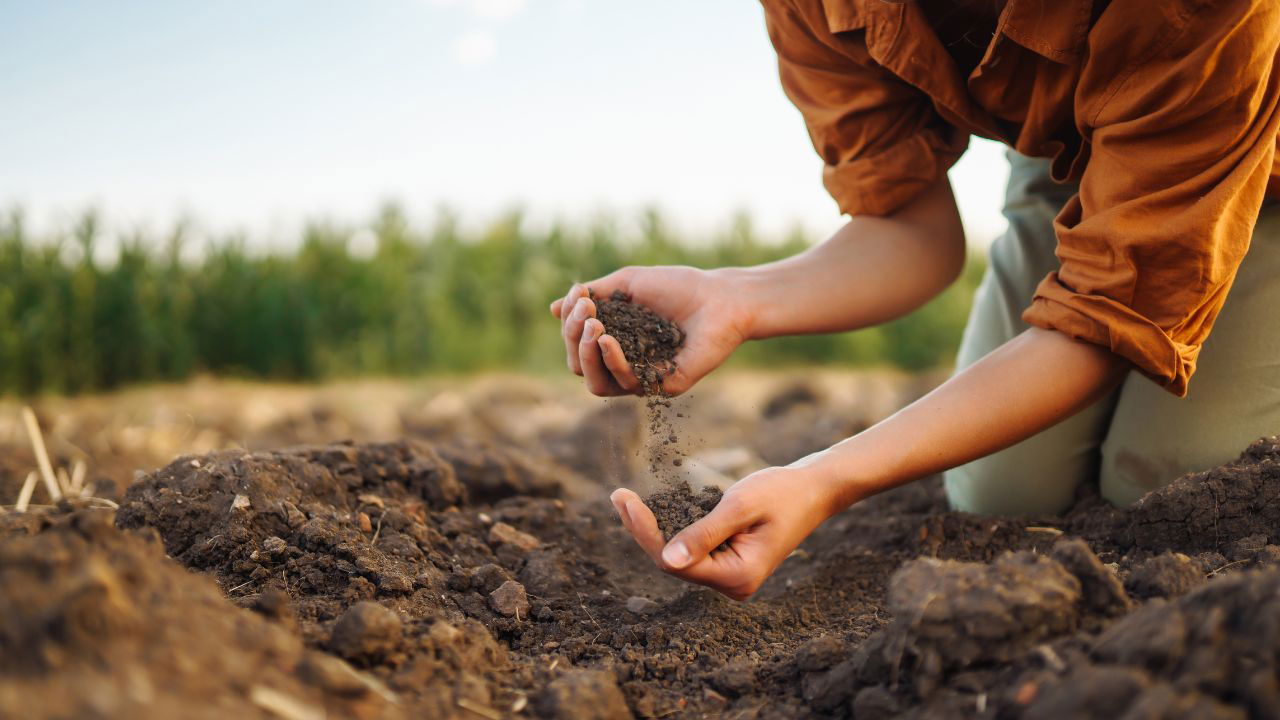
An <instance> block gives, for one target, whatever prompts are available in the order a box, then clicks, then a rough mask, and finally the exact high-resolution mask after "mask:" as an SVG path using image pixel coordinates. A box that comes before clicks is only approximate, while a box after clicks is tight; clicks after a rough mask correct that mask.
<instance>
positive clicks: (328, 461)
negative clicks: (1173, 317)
mask: <svg viewBox="0 0 1280 720" xmlns="http://www.w3.org/2000/svg"><path fill="white" fill-rule="evenodd" d="M1276 458H1277V450H1276V442H1275V440H1268V441H1263V442H1260V443H1258V444H1255V445H1254V446H1252V447H1251V448H1250V449H1249V450H1247V451H1246V452H1245V453H1244V454H1243V455H1242V456H1241V458H1240V459H1239V460H1238V461H1236V462H1234V463H1232V464H1230V465H1227V466H1224V467H1223V468H1219V469H1215V470H1213V471H1210V472H1207V473H1199V474H1196V475H1192V476H1188V477H1187V478H1184V479H1182V480H1181V481H1179V482H1178V483H1175V484H1174V485H1171V486H1169V487H1168V488H1166V489H1164V490H1161V491H1159V492H1158V493H1155V494H1153V495H1152V496H1149V497H1148V498H1147V499H1146V500H1144V501H1143V502H1142V503H1140V504H1139V505H1138V506H1135V507H1134V508H1131V509H1128V510H1123V511H1122V510H1107V509H1105V508H1103V507H1102V506H1100V505H1098V504H1096V501H1095V500H1092V499H1088V498H1085V499H1083V500H1082V501H1081V504H1080V505H1079V506H1078V507H1077V508H1076V509H1074V510H1073V511H1072V512H1071V513H1069V514H1068V515H1066V516H1064V517H1058V518H1004V519H995V518H979V517H974V516H969V515H964V514H961V513H952V512H948V511H946V510H945V504H944V502H943V500H942V496H941V491H940V489H939V487H938V484H937V482H936V481H931V482H926V483H923V484H919V485H916V486H913V487H909V488H903V489H900V490H897V491H894V492H892V493H887V494H885V495H883V496H880V497H877V498H873V499H872V500H869V501H867V502H865V503H862V504H860V505H859V506H857V507H855V508H853V509H852V510H850V511H849V512H847V513H844V514H842V515H839V516H837V517H835V518H832V520H831V521H829V522H828V523H826V524H825V525H824V526H823V527H822V528H819V530H818V531H817V532H816V533H815V534H814V535H813V536H812V537H811V538H810V539H809V540H807V541H806V542H805V544H804V545H802V546H801V548H800V549H799V550H797V551H796V553H794V554H793V556H792V557H790V558H788V559H787V561H786V562H785V563H783V565H782V566H781V567H780V568H779V570H778V572H777V573H776V574H775V575H774V577H773V578H771V579H770V580H769V582H768V583H766V585H765V586H764V587H763V588H762V589H761V591H760V592H759V593H758V594H757V596H756V597H755V598H754V599H753V600H752V601H750V602H747V603H735V602H731V601H728V600H726V599H724V598H721V597H719V596H717V595H715V594H714V593H711V592H709V591H706V590H701V589H697V588H690V587H688V586H684V585H682V584H680V583H678V582H677V581H675V580H673V579H671V578H668V577H665V576H662V575H660V574H658V573H657V572H656V571H655V570H654V569H653V568H652V565H651V563H650V562H649V560H648V559H647V558H646V557H644V556H643V554H642V553H640V552H639V551H638V549H636V548H634V546H633V543H632V542H631V540H630V538H628V537H626V534H625V531H624V530H622V529H621V528H620V526H619V525H618V523H617V522H616V520H615V519H614V518H613V517H612V511H611V509H610V508H609V506H608V504H607V503H606V502H605V501H604V500H603V499H600V498H596V499H593V500H590V501H578V500H575V499H574V497H573V496H572V495H571V494H568V493H566V488H568V487H574V486H575V483H578V482H581V480H580V479H574V476H573V475H572V473H570V472H569V471H567V470H564V469H562V468H558V467H557V466H551V465H542V464H539V463H535V462H532V461H529V460H528V459H527V458H524V457H522V456H520V455H518V454H515V453H511V452H508V451H505V450H502V449H500V448H494V447H487V446H483V445H478V444H467V445H456V444H454V443H452V442H451V443H440V444H430V443H424V442H400V443H390V444H367V445H366V444H361V445H353V444H339V445H331V446H320V447H301V448H294V449H288V450H280V451H274V452H262V453H252V454H250V453H245V452H243V451H237V452H222V453H215V454H212V455H205V456H200V457H183V458H179V459H178V460H176V461H174V462H173V463H172V464H171V465H169V466H168V467H166V468H164V469H163V470H160V471H158V472H156V473H153V474H151V475H148V476H146V477H144V478H142V479H141V480H139V481H138V482H137V483H135V484H134V485H133V486H132V487H130V488H129V490H128V491H127V492H126V494H125V496H124V498H123V501H122V506H121V509H120V510H119V512H118V514H117V517H116V523H117V525H118V527H112V526H111V525H110V524H109V522H110V518H111V513H110V512H108V511H102V510H83V511H71V510H68V509H66V508H63V509H54V510H51V511H47V512H45V513H44V514H41V513H28V514H25V515H21V516H19V515H17V514H15V513H8V514H3V515H0V715H6V716H9V715H16V716H23V717H37V718H38V717H58V716H62V717H65V716H91V717H92V716H98V717H115V716H129V717H167V716H176V715H181V716H193V715H195V716H200V715H201V714H202V713H205V712H206V710H207V714H208V715H210V716H213V715H217V716H236V717H239V716H244V717H267V716H273V717H288V718H309V717H318V716H319V713H321V712H324V713H327V714H328V716H331V717H359V718H375V717H389V718H396V717H401V716H410V717H436V718H448V719H452V718H458V719H459V720H460V719H461V718H474V717H507V716H511V717H538V718H579V717H604V718H614V717H617V718H626V717H632V716H635V717H674V718H695V717H707V716H711V717H718V716H728V717H740V718H796V717H815V718H847V717H857V718H859V719H863V718H867V717H894V716H903V717H915V718H924V717H930V718H932V717H943V718H948V717H956V718H970V717H976V718H1001V719H1004V718H1047V717H1055V718H1057V717H1067V718H1071V717H1099V716H1122V715H1123V716H1125V717H1134V718H1138V717H1167V718H1181V717H1188V718H1189V717H1223V718H1271V717H1277V716H1280V702H1278V701H1277V698H1280V689H1277V677H1280V667H1278V658H1280V652H1277V648H1280V635H1278V634H1277V633H1280V599H1278V598H1280V567H1278V566H1277V561H1280V547H1278V546H1277V545H1276V544H1275V542H1274V541H1275V539H1276V538H1277V537H1278V535H1277V531H1278V530H1280V528H1277V527H1276V525H1275V524H1274V523H1273V522H1272V521H1270V520H1268V519H1267V518H1269V517H1270V515H1269V514H1268V513H1270V512H1271V510H1270V509H1268V508H1266V507H1262V505H1261V504H1262V503H1264V502H1265V501H1266V498H1270V497H1273V496H1274V495H1275V493H1276V492H1277V485H1278V484H1280V477H1278V473H1276V471H1275V468H1276ZM1237 485H1242V486H1245V487H1251V488H1253V493H1254V495H1253V496H1252V497H1246V496H1245V495H1244V494H1237V491H1236V489H1235V488H1236V486H1237ZM669 494H673V495H675V496H678V497H677V500H679V502H677V503H675V504H676V505H677V507H680V505H679V503H680V502H683V503H689V504H692V505H695V506H697V507H699V509H700V510H705V509H706V508H705V507H704V506H703V504H701V503H709V501H710V498H711V494H707V493H694V492H693V491H692V490H691V489H689V488H688V487H687V486H685V487H683V488H677V489H676V490H675V491H674V492H672V493H669ZM1205 498H1209V499H1210V501H1212V500H1214V499H1216V500H1218V501H1220V502H1219V504H1218V505H1217V506H1214V505H1213V504H1212V502H1210V505H1209V506H1208V508H1207V509H1206V508H1205V507H1204V506H1203V505H1202V503H1203V502H1205V500H1204V499H1205ZM662 504H663V503H662V502H659V501H652V505H659V506H660V505H662ZM707 506H710V505H707ZM684 507H685V508H686V510H687V505H686V506H684ZM1172 507H1182V508H1188V509H1192V511H1191V512H1189V513H1188V514H1187V515H1185V516H1184V517H1185V520H1184V522H1185V524H1186V525H1189V526H1190V527H1191V528H1192V529H1191V530H1186V529H1185V528H1183V527H1181V526H1179V525H1178V523H1177V521H1176V519H1175V517H1174V516H1173V513H1172V511H1167V510H1166V509H1167V508H1172ZM1162 508H1164V509H1162ZM1255 510H1256V512H1257V514H1256V516H1255V515H1251V513H1253V512H1254V511H1255ZM689 517H690V515H689V514H688V513H687V512H686V514H685V515H682V516H680V517H679V522H685V521H687V520H688V519H689ZM1212 518H1217V522H1216V523H1215V522H1214V521H1212ZM120 528H124V529H120ZM1139 528H1149V529H1150V528H1159V531H1158V532H1156V531H1155V530H1152V531H1151V532H1150V534H1146V535H1144V534H1143V533H1144V532H1146V530H1140V529H1139ZM155 537H158V538H159V542H157V541H155V540H154V539H149V538H155ZM1162 539H1163V540H1162ZM161 543H163V548H162V547H161ZM1162 543H1164V544H1162ZM165 551H167V553H168V555H169V557H168V558H167V557H166V556H165ZM169 558H172V559H169ZM191 571H195V572H191ZM202 575H203V577H202Z"/></svg>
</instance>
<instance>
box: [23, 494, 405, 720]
mask: <svg viewBox="0 0 1280 720" xmlns="http://www.w3.org/2000/svg"><path fill="white" fill-rule="evenodd" d="M33 517H37V519H38V522H35V523H30V524H23V525H21V526H19V525H17V524H13V525H6V526H5V528H4V532H3V533H0V678H3V680H2V681H0V716H3V717H15V718H16V717H29V718H41V717H96V718H106V717H154V718H163V717H198V718H215V717H237V718H240V717H243V718H264V719H265V718H274V717H295V718H304V717H305V718H310V717H323V716H324V715H325V714H326V712H327V714H328V715H329V716H330V717H386V718H398V717H402V715H401V714H400V712H399V711H398V710H397V708H396V707H395V705H394V703H395V702H396V699H395V696H394V694H392V693H391V692H389V691H387V690H386V689H385V688H383V687H382V686H381V684H379V683H377V682H376V681H375V680H373V679H372V678H371V677H369V676H367V675H366V674H365V673H362V672H360V671H358V670H355V669H353V668H351V667H350V666H349V665H347V664H346V663H345V662H343V661H342V660H339V659H337V658H334V657H331V656H329V655H326V654H325V653H322V652H316V651H311V650H308V649H307V648H306V647H305V645H304V643H303V642H302V640H301V639H300V638H298V637H297V636H296V635H295V634H294V633H293V632H292V631H291V629H290V628H289V627H288V626H287V625H286V624H283V623H279V622H271V621H269V620H268V619H266V618H264V617H261V616H260V615H258V614H255V613H253V612H250V611H247V610H241V609H239V608H236V607H235V606H233V605H232V604H231V603H229V602H227V601H226V599H225V598H224V597H223V594H222V592H221V591H220V590H219V589H218V587H217V586H216V585H215V584H214V583H213V582H212V581H211V580H210V579H208V578H204V577H200V576H199V575H196V574H194V573H191V572H188V571H187V570H185V569H183V568H182V567H181V566H179V565H178V564H177V563H175V562H173V561H172V560H170V559H168V558H166V557H165V554H164V548H163V547H162V546H161V545H160V543H159V542H157V541H156V537H155V533H154V532H151V531H147V532H145V533H142V534H133V533H123V532H120V531H119V530H116V529H115V528H114V527H113V526H112V513H110V512H105V511H102V510H79V511H71V512H67V511H65V510H64V511H56V512H54V513H52V514H47V515H40V516H33ZM28 533H33V534H28Z"/></svg>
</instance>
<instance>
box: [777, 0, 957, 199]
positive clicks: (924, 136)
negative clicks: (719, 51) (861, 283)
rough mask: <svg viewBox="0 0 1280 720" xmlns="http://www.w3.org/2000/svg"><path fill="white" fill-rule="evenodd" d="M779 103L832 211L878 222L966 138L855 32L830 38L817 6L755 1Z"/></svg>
mask: <svg viewBox="0 0 1280 720" xmlns="http://www.w3.org/2000/svg"><path fill="white" fill-rule="evenodd" d="M762 5H763V6H764V10H765V19H766V22H767V24H768V28H769V37H770V39H771V40H772V41H773V46H774V48H775V49H776V50H777V53H778V67H779V74H780V76H781V79H782V87H783V90H784V91H785V92H786V94H787V97H789V98H790V99H791V101H792V102H793V103H794V104H795V106H796V107H797V108H798V109H799V110H800V114H801V115H802V116H803V117H804V121H805V125H806V126H807V128H808V130H809V136H810V138H811V139H812V141H813V146H814V148H815V149H816V150H817V151H818V154H819V155H820V156H821V157H822V161H823V164H824V166H823V172H822V177H823V184H824V185H825V186H826V188H827V191H828V192H830V193H831V196H832V197H833V198H835V201H836V203H837V204H838V205H839V206H840V211H841V212H844V213H848V214H850V215H887V214H890V213H892V212H893V211H895V210H897V209H898V208H900V207H902V206H903V205H905V204H906V203H907V202H908V201H910V200H911V199H913V198H914V197H915V196H916V195H918V194H919V193H920V192H921V191H922V190H924V189H925V188H926V187H928V186H929V185H930V184H932V183H933V182H935V181H936V180H938V179H939V178H941V177H942V176H943V175H945V174H946V172H947V170H948V169H949V168H950V167H951V166H952V165H953V164H954V163H955V161H956V160H957V159H958V158H959V157H960V155H961V154H962V153H963V152H964V150H965V148H966V147H967V145H968V135H967V134H966V133H964V132H961V131H960V130H958V129H957V128H955V127H954V126H952V125H950V124H948V123H947V122H945V121H944V120H943V119H942V118H941V117H939V116H938V114H937V112H936V110H935V109H934V107H933V103H932V102H931V101H930V100H929V98H928V96H926V95H925V94H924V93H923V92H921V91H919V90H918V89H917V88H914V87H912V86H910V85H908V84H907V83H905V82H903V81H902V80H901V79H899V78H897V77H896V76H894V75H893V74H892V73H890V72H888V71H887V70H885V69H884V68H883V67H881V66H879V65H878V64H877V63H876V62H875V61H874V60H873V59H872V58H871V56H870V54H869V52H868V50H867V46H866V40H865V36H864V34H863V33H862V31H860V30H856V29H855V30H851V31H849V32H839V33H832V32H830V31H829V28H828V26H827V23H826V16H825V13H824V9H823V6H822V3H821V2H820V1H819V0H762Z"/></svg>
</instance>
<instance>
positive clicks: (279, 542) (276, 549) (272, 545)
mask: <svg viewBox="0 0 1280 720" xmlns="http://www.w3.org/2000/svg"><path fill="white" fill-rule="evenodd" d="M262 549H263V551H265V552H266V553H267V555H270V556H271V557H279V556H281V555H283V554H284V552H285V551H286V550H288V549H289V543H287V542H285V541H284V540H283V539H281V538H278V537H276V536H275V535H272V536H271V537H269V538H267V539H266V540H263V541H262Z"/></svg>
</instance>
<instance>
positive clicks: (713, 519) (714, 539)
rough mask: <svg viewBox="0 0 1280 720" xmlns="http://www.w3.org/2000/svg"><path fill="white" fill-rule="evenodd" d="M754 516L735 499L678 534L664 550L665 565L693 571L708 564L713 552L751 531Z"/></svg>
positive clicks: (728, 498) (722, 500) (725, 499)
mask: <svg viewBox="0 0 1280 720" xmlns="http://www.w3.org/2000/svg"><path fill="white" fill-rule="evenodd" d="M755 520H756V518H755V516H754V514H752V513H749V512H747V511H746V510H745V509H744V508H742V507H740V506H739V504H738V501H736V500H735V499H734V498H733V496H732V495H726V496H725V497H722V498H720V504H718V505H716V506H715V508H713V509H712V510H711V512H709V513H707V514H706V515H705V516H703V517H702V519H700V520H698V521H697V522H695V523H693V524H692V525H690V526H689V527H687V528H685V529H683V530H681V531H680V532H678V533H676V536H675V537H673V538H671V542H669V543H667V546H666V547H665V548H663V550H662V561H663V562H664V563H666V564H667V565H668V566H670V567H671V568H672V569H674V570H684V569H686V568H690V567H692V566H694V565H696V564H698V563H700V562H702V561H703V560H706V559H707V558H708V557H709V556H710V555H711V551H712V550H715V549H716V548H718V547H720V545H721V544H723V543H724V542H725V541H726V540H728V539H729V538H731V537H733V536H734V535H735V534H737V533H738V532H740V531H742V530H746V529H747V528H749V527H751V524H752V523H754V522H755Z"/></svg>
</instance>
